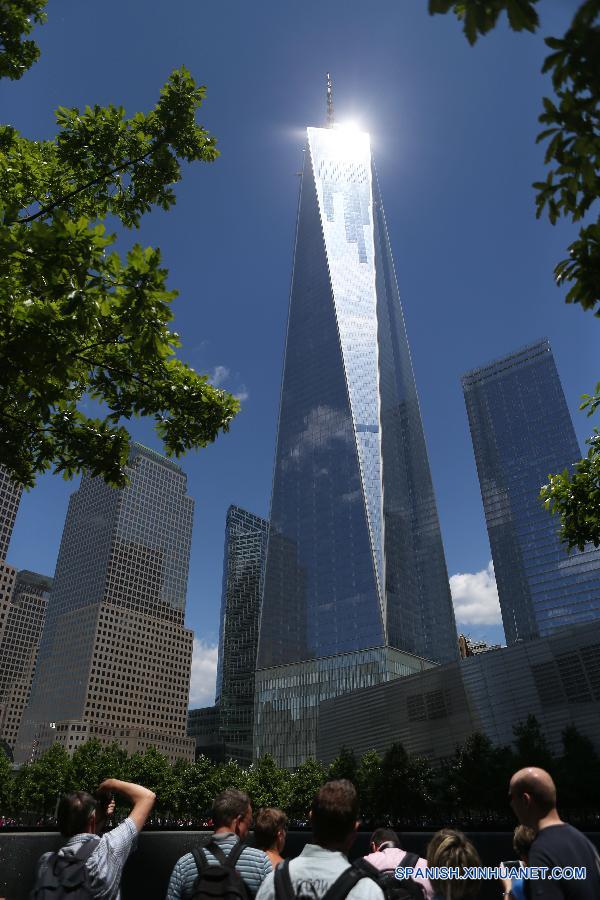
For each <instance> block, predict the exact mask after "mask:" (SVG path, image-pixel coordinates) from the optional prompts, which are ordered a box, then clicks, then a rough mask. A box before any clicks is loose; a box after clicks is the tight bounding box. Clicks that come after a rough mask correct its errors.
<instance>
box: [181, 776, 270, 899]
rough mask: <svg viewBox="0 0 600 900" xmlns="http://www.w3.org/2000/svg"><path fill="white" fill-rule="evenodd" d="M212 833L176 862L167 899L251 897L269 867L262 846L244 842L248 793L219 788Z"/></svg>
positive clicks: (249, 810)
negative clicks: (204, 842)
mask: <svg viewBox="0 0 600 900" xmlns="http://www.w3.org/2000/svg"><path fill="white" fill-rule="evenodd" d="M212 819H213V825H214V829H215V831H214V834H213V836H212V838H211V840H210V841H209V842H208V844H206V846H205V847H203V848H199V847H195V848H194V850H192V852H191V853H186V854H185V855H184V856H182V857H181V858H180V859H178V860H177V862H176V863H175V868H174V869H173V872H172V873H171V879H170V881H169V887H168V889H167V900H251V898H253V897H254V895H255V894H256V892H257V890H258V889H259V887H260V885H261V884H262V882H263V881H264V879H265V878H266V876H267V875H268V874H269V872H271V871H272V868H271V863H270V860H269V857H268V856H267V854H266V853H263V851H262V850H257V849H255V848H254V847H249V846H248V845H247V844H245V843H244V839H245V838H246V835H247V834H248V832H249V830H250V827H251V825H252V806H251V804H250V798H249V797H248V795H247V794H244V793H242V791H238V790H236V789H235V788H227V790H225V791H222V792H221V793H220V794H219V795H218V796H217V797H216V798H215V801H214V803H213V808H212Z"/></svg>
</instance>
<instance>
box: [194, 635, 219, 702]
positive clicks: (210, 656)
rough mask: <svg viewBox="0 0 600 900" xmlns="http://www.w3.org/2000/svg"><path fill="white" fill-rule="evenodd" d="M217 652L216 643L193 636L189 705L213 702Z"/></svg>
mask: <svg viewBox="0 0 600 900" xmlns="http://www.w3.org/2000/svg"><path fill="white" fill-rule="evenodd" d="M218 653H219V648H218V646H217V645H216V644H214V645H213V644H206V643H205V642H204V641H200V640H198V639H197V638H194V652H193V655H192V678H191V682H190V706H191V707H201V706H212V704H213V703H214V702H215V686H216V682H217V656H218Z"/></svg>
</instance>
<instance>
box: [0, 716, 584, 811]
mask: <svg viewBox="0 0 600 900" xmlns="http://www.w3.org/2000/svg"><path fill="white" fill-rule="evenodd" d="M514 738H515V740H514V746H513V747H512V748H511V747H496V746H494V745H493V744H492V743H491V741H490V740H489V738H487V737H486V736H485V735H484V734H480V733H475V734H472V735H471V736H470V737H469V738H468V739H467V740H466V741H465V742H464V744H463V745H462V746H460V747H457V749H456V752H455V754H454V756H453V757H451V758H450V759H448V760H446V761H445V762H444V764H443V765H440V766H437V765H434V764H432V763H431V762H429V760H427V759H425V758H423V757H420V756H416V755H414V754H410V753H407V752H406V750H405V748H404V747H403V746H402V745H401V744H398V743H396V744H393V745H392V746H391V747H389V748H388V750H387V751H386V752H385V753H384V754H383V757H381V756H380V755H379V754H378V753H377V752H376V751H375V750H369V751H367V752H366V753H364V754H363V756H362V757H361V759H360V760H359V761H358V762H356V758H355V756H354V754H353V753H351V751H349V750H348V749H345V750H343V751H342V752H341V753H340V755H339V756H338V758H337V759H336V761H335V763H334V764H332V766H331V767H330V768H329V770H328V769H326V768H325V767H324V766H323V765H322V764H321V763H319V762H318V761H316V760H314V759H308V760H306V762H304V763H303V764H302V765H301V766H299V767H298V768H297V769H296V770H295V771H294V772H289V771H287V770H285V769H281V768H280V767H279V766H278V765H277V764H276V763H275V761H274V760H273V758H272V757H270V756H264V757H262V758H261V759H259V760H257V761H256V762H255V763H253V764H252V765H251V766H249V767H248V768H247V769H244V768H242V767H241V766H239V765H238V764H237V763H235V762H226V763H221V764H219V765H216V764H214V763H212V762H210V760H208V759H207V758H206V757H204V756H201V757H199V758H198V759H197V760H196V762H195V763H189V762H185V761H184V760H178V761H177V762H175V764H174V765H170V764H169V763H168V761H167V759H166V757H165V756H163V755H162V754H161V753H159V752H158V751H157V750H156V749H155V748H154V747H149V748H148V750H146V752H145V753H134V754H133V755H132V756H131V757H129V758H128V757H127V754H126V753H125V752H124V751H123V750H121V749H119V747H118V746H117V745H116V744H111V745H108V746H106V745H102V744H100V742H99V741H97V740H94V739H92V740H89V741H87V742H85V743H83V744H81V745H80V746H78V747H77V749H76V750H75V752H74V753H73V756H72V757H71V758H69V757H68V755H67V754H66V752H65V750H64V749H63V748H62V746H61V745H60V744H58V743H56V744H54V745H53V746H52V747H51V748H50V749H49V750H48V751H46V753H45V754H44V755H43V756H42V757H41V758H40V759H39V760H37V761H36V762H34V763H31V764H29V765H24V766H21V768H20V769H19V770H17V771H12V770H11V767H10V764H9V762H8V760H7V759H6V757H5V756H4V754H2V753H1V752H0V816H1V815H3V814H7V813H11V814H13V815H17V816H28V817H29V818H31V817H33V818H34V819H35V818H38V817H39V816H40V815H45V816H48V815H53V813H54V809H55V805H56V800H57V798H58V796H59V795H60V794H62V793H63V792H64V791H70V790H79V789H83V790H87V791H94V790H95V789H96V788H97V787H98V785H99V784H100V783H101V782H102V781H104V779H105V778H110V777H112V778H122V779H124V780H126V781H135V782H138V783H140V784H143V785H145V786H146V787H149V788H151V789H152V790H154V791H155V792H156V794H157V801H156V813H157V814H158V816H159V818H160V819H164V818H166V819H167V820H173V819H178V818H181V819H184V820H188V821H192V822H198V821H199V820H203V819H206V818H208V817H209V816H210V811H211V806H212V802H213V799H214V797H215V796H216V795H217V794H218V793H220V791H223V790H225V788H229V787H236V788H238V789H239V790H243V791H246V792H247V793H248V794H249V795H250V798H251V800H252V805H253V807H254V808H255V809H258V808H259V807H261V806H279V807H281V808H282V809H284V810H285V811H286V812H287V813H288V815H289V816H290V818H291V819H292V820H296V821H297V822H307V821H308V813H309V810H310V806H311V803H312V801H313V798H314V796H315V794H316V793H317V791H318V789H319V787H320V786H321V785H322V784H324V783H325V782H326V781H327V780H329V779H331V778H333V777H348V775H352V780H353V782H354V783H355V784H356V787H357V790H358V793H359V799H360V815H361V817H362V819H363V822H364V823H365V824H370V823H372V822H374V821H377V822H379V823H380V824H381V823H382V822H386V821H387V822H395V823H400V824H401V823H402V822H403V821H404V822H411V823H413V824H414V823H415V822H416V821H419V820H421V821H422V820H423V819H425V820H427V821H429V822H430V823H431V822H432V821H433V822H439V823H442V822H444V821H446V820H447V819H448V817H450V816H452V818H453V820H455V821H458V822H463V823H468V822H470V821H471V822H472V821H474V820H476V818H477V817H481V816H483V817H484V818H488V819H489V818H490V817H491V818H493V817H498V818H499V819H504V817H505V816H506V815H508V807H507V800H506V793H507V788H508V782H509V780H510V777H511V775H512V774H513V772H515V771H516V770H517V769H519V768H521V767H522V766H530V765H540V766H542V767H543V768H546V769H548V770H549V771H550V772H551V773H552V774H553V775H554V776H555V778H556V781H557V786H558V793H559V799H561V801H562V804H563V805H564V806H565V807H568V808H570V809H571V810H582V811H585V810H592V811H593V810H594V809H595V808H596V807H597V799H598V797H600V793H599V792H600V776H596V775H594V774H593V773H594V772H596V770H597V769H598V765H597V762H598V757H597V754H596V753H595V751H594V749H593V746H592V745H591V743H590V741H589V740H588V739H587V738H586V737H585V736H584V735H582V734H580V733H579V732H578V731H577V729H576V728H574V727H572V726H570V727H569V728H567V729H566V730H565V732H564V734H563V746H564V750H563V754H562V756H560V757H558V758H557V757H555V756H553V754H552V753H551V751H550V749H549V747H548V744H547V741H546V739H545V738H544V735H543V733H542V731H541V729H540V725H539V723H538V721H537V720H536V718H535V717H534V716H529V717H528V718H527V720H526V721H525V722H521V723H519V724H517V725H516V726H515V728H514ZM578 773H579V774H578ZM590 773H592V775H590ZM582 779H583V780H582ZM586 779H587V782H586V784H587V783H589V785H588V786H589V791H588V790H587V787H586V785H585V784H584V782H585V781H586ZM590 779H591V780H590ZM584 788H585V789H584ZM126 809H127V807H126V805H121V806H119V808H118V813H119V814H120V815H123V814H126Z"/></svg>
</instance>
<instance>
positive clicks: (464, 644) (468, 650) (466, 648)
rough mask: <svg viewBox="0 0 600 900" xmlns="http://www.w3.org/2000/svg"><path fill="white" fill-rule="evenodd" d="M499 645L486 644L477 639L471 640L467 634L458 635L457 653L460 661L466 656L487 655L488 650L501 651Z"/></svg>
mask: <svg viewBox="0 0 600 900" xmlns="http://www.w3.org/2000/svg"><path fill="white" fill-rule="evenodd" d="M501 649H502V646H501V644H488V642H487V641H484V640H483V639H481V638H479V639H477V638H472V637H470V636H469V635H468V634H459V636H458V652H459V655H460V658H461V659H466V658H467V656H477V654H478V653H489V652H490V650H501Z"/></svg>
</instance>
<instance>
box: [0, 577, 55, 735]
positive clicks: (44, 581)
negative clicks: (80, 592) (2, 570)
mask: <svg viewBox="0 0 600 900" xmlns="http://www.w3.org/2000/svg"><path fill="white" fill-rule="evenodd" d="M51 587H52V579H51V578H48V577H47V576H46V575H38V574H37V572H28V571H26V570H25V569H23V570H22V571H20V572H18V574H17V576H16V580H15V584H14V588H13V591H12V596H11V597H10V602H9V604H8V608H7V612H6V617H5V618H4V619H3V621H2V622H0V739H1V740H4V741H6V743H7V744H8V746H9V747H10V748H11V749H12V748H13V747H14V745H15V741H16V738H17V733H18V731H19V725H20V724H21V717H22V715H23V711H24V709H25V707H26V705H27V700H28V699H29V692H30V690H31V683H32V680H33V673H34V671H35V662H36V658H37V652H38V646H39V642H40V637H41V634H42V629H43V627H44V618H45V616H46V606H47V604H48V595H49V592H50V588H51Z"/></svg>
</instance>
